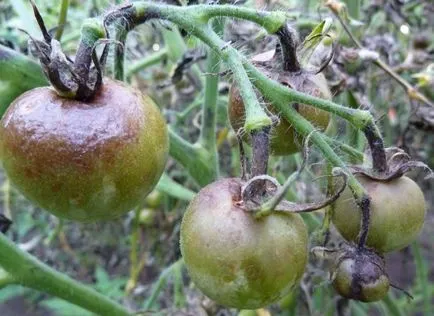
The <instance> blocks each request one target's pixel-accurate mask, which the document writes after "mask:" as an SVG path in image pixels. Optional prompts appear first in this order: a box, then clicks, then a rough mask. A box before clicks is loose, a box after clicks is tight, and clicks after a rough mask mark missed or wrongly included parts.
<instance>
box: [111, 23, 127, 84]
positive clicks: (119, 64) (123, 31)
mask: <svg viewBox="0 0 434 316" xmlns="http://www.w3.org/2000/svg"><path fill="white" fill-rule="evenodd" d="M127 25H128V22H123V23H122V24H121V26H119V27H118V28H117V30H116V41H118V42H119V43H118V44H116V46H115V55H114V65H113V67H114V69H113V70H114V71H113V73H114V77H115V79H116V80H120V81H124V80H125V71H124V68H125V51H126V50H127V47H126V42H127V36H128V31H129V29H128V26H127Z"/></svg>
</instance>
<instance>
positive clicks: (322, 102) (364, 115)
mask: <svg viewBox="0 0 434 316" xmlns="http://www.w3.org/2000/svg"><path fill="white" fill-rule="evenodd" d="M243 64H244V67H245V68H246V70H247V73H248V74H249V76H250V78H251V80H252V82H253V83H254V84H255V86H256V87H257V88H258V89H259V90H260V91H261V93H262V94H263V95H264V96H265V97H266V99H267V100H272V98H273V96H275V97H277V98H279V99H280V100H281V101H285V102H287V103H291V102H296V103H303V104H309V105H311V106H314V107H316V108H319V109H321V110H324V111H327V112H330V113H333V114H335V115H337V116H339V117H342V118H343V119H345V120H347V121H348V122H350V123H351V124H353V125H354V126H355V127H356V128H359V129H363V128H365V127H366V126H367V125H368V124H370V123H371V122H372V121H373V117H372V115H371V113H369V111H363V110H358V109H352V108H349V107H345V106H342V105H339V104H336V103H334V102H332V101H329V100H326V99H322V98H318V97H314V96H311V95H309V94H306V93H303V92H299V91H297V90H294V89H289V88H288V87H286V86H284V85H281V84H279V83H278V82H277V81H274V80H272V79H270V78H268V77H267V76H266V75H265V74H263V73H262V72H261V71H259V70H258V69H257V68H256V67H255V66H253V65H252V64H251V63H250V62H248V61H247V59H246V58H244V57H243Z"/></svg>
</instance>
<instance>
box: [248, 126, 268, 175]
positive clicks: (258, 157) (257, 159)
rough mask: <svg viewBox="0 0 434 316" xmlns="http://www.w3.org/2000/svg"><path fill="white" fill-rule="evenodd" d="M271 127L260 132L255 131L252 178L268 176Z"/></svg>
mask: <svg viewBox="0 0 434 316" xmlns="http://www.w3.org/2000/svg"><path fill="white" fill-rule="evenodd" d="M269 134H270V126H266V127H264V128H262V129H260V130H254V131H252V133H251V137H252V153H253V154H252V155H253V157H252V171H251V176H252V177H256V176H260V175H263V174H267V167H268V157H269V143H270V138H269Z"/></svg>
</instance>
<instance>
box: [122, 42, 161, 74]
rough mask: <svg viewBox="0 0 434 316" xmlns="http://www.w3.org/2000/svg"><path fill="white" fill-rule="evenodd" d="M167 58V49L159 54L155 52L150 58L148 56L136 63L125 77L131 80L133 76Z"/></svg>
mask: <svg viewBox="0 0 434 316" xmlns="http://www.w3.org/2000/svg"><path fill="white" fill-rule="evenodd" d="M166 57H167V49H166V48H163V49H160V50H159V51H158V52H155V53H153V54H151V55H149V56H146V57H144V58H142V59H140V60H138V61H136V62H134V63H133V64H132V65H131V66H130V67H129V68H128V69H127V71H126V75H125V77H126V78H127V80H128V79H130V78H131V76H132V75H134V74H136V73H138V72H139V71H142V70H143V69H145V68H148V67H150V66H153V65H155V64H158V63H159V62H161V61H162V60H163V59H164V58H166Z"/></svg>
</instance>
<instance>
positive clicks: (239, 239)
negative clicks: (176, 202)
mask: <svg viewBox="0 0 434 316" xmlns="http://www.w3.org/2000/svg"><path fill="white" fill-rule="evenodd" d="M242 184H243V182H242V181H241V180H240V179H237V178H230V179H222V180H219V181H216V182H214V183H211V184H209V185H208V186H206V187H204V188H203V189H202V190H201V191H200V192H199V193H198V194H197V195H196V197H195V198H194V199H193V201H192V202H191V203H190V205H189V207H188V208H187V211H186V213H185V215H184V218H183V221H182V225H181V252H182V255H183V258H184V261H185V265H186V267H187V270H188V272H189V275H190V276H191V278H192V280H193V282H194V283H195V284H196V286H197V287H198V288H199V289H200V290H202V291H203V293H204V294H206V295H207V296H209V297H210V298H211V299H213V300H215V301H216V302H217V303H219V304H222V305H225V306H228V307H235V308H239V309H256V308H260V307H263V306H266V305H269V304H271V303H273V302H275V301H276V300H278V299H280V298H281V297H283V296H284V295H286V294H287V293H288V292H290V291H291V289H293V288H294V287H296V286H297V285H298V282H299V281H300V279H301V277H302V275H303V273H304V270H305V267H306V262H307V243H308V235H307V229H306V226H305V224H304V222H303V220H302V218H301V217H300V215H298V214H286V213H285V214H284V213H273V214H272V215H269V216H266V217H264V218H261V219H255V217H254V216H253V215H252V213H251V212H249V211H246V210H245V209H243V208H242V206H240V204H239V203H238V202H239V201H240V200H241V186H242Z"/></svg>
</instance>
